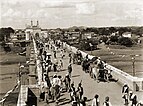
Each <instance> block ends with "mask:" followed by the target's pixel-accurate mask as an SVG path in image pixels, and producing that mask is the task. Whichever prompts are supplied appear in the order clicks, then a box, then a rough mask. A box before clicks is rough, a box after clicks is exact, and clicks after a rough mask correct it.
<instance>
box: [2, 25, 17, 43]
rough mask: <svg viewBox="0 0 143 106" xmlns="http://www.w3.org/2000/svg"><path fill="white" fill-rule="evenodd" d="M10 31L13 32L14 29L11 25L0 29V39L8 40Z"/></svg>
mask: <svg viewBox="0 0 143 106" xmlns="http://www.w3.org/2000/svg"><path fill="white" fill-rule="evenodd" d="M10 33H14V29H13V28H11V27H8V28H1V29H0V41H8V39H9V38H10Z"/></svg>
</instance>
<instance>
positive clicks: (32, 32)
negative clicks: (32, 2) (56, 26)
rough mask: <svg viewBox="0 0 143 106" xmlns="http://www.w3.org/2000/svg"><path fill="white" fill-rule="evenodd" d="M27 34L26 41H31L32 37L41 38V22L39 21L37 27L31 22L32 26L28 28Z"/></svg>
mask: <svg viewBox="0 0 143 106" xmlns="http://www.w3.org/2000/svg"><path fill="white" fill-rule="evenodd" d="M25 34H26V40H31V36H34V37H40V36H41V28H40V26H39V21H37V25H33V21H31V25H27V26H26V29H25Z"/></svg>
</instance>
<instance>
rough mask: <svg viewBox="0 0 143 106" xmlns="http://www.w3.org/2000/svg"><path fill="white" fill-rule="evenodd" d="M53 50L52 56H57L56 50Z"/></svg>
mask: <svg viewBox="0 0 143 106" xmlns="http://www.w3.org/2000/svg"><path fill="white" fill-rule="evenodd" d="M53 52H54V58H57V53H56V50H54V51H53Z"/></svg>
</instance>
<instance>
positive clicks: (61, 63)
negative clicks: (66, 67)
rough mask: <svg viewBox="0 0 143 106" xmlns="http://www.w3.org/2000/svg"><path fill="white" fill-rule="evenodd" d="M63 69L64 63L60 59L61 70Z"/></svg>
mask: <svg viewBox="0 0 143 106" xmlns="http://www.w3.org/2000/svg"><path fill="white" fill-rule="evenodd" d="M62 69H63V61H62V59H60V62H59V70H62Z"/></svg>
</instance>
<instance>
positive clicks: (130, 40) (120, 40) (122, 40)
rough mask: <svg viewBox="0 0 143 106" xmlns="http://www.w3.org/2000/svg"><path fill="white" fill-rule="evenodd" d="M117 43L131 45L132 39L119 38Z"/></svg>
mask: <svg viewBox="0 0 143 106" xmlns="http://www.w3.org/2000/svg"><path fill="white" fill-rule="evenodd" d="M118 43H119V44H120V45H124V46H127V47H131V46H132V45H133V44H134V43H133V40H132V39H131V38H128V37H121V38H119V40H118Z"/></svg>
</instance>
